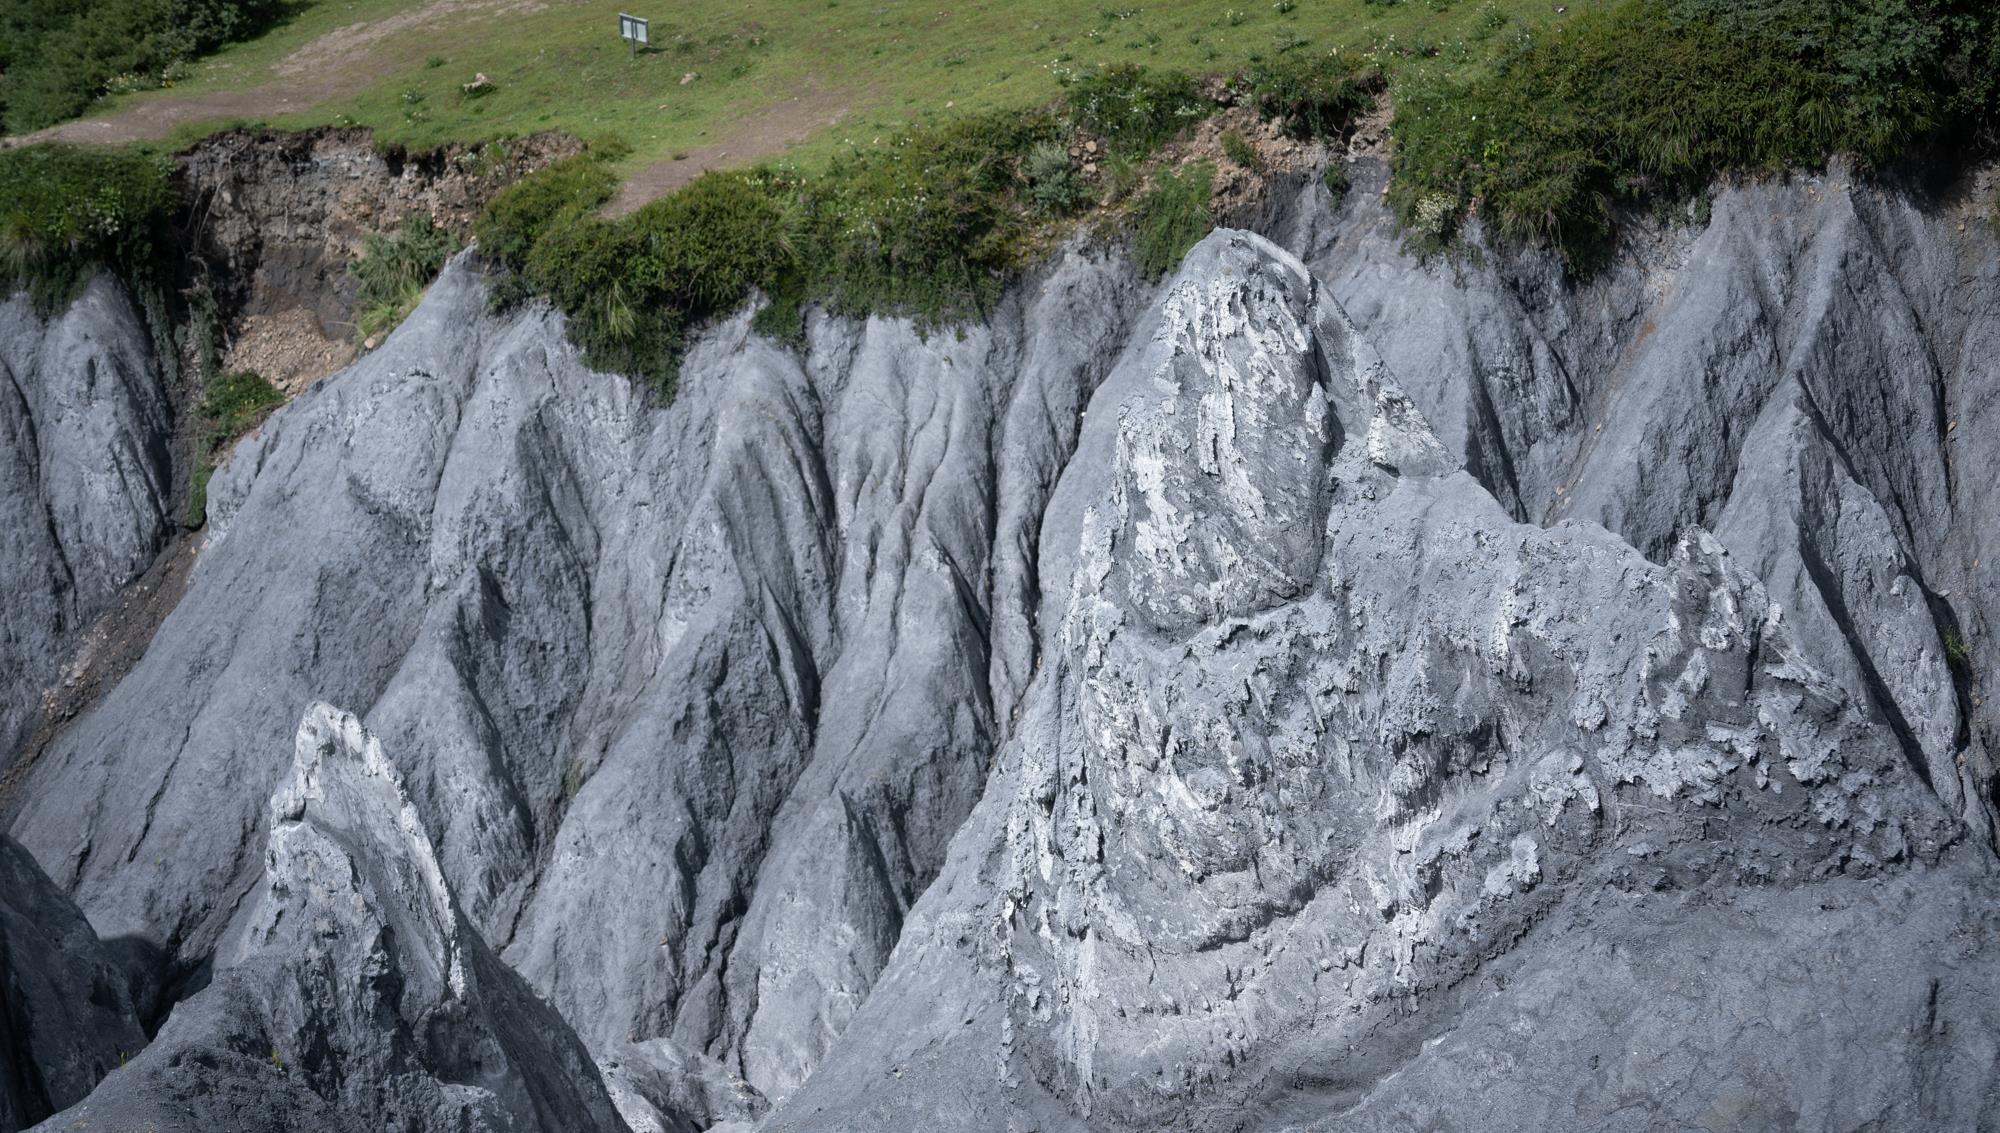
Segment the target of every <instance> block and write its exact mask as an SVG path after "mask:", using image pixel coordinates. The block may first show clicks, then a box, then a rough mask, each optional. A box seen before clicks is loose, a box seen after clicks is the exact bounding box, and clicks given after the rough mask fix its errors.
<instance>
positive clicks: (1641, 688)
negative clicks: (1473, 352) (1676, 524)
mask: <svg viewBox="0 0 2000 1133" xmlns="http://www.w3.org/2000/svg"><path fill="white" fill-rule="evenodd" d="M1137 343H1138V345H1137V346H1136V347H1135V349H1134V350H1132V351H1131V352H1129V353H1128V354H1127V355H1126V357H1125V359H1124V360H1123V361H1122V362H1121V364H1120V366H1119V368H1118V370H1117V371H1116V372H1114V374H1113V375H1112V377H1111V378H1110V379H1109V380H1108V381H1107V382H1106V384H1105V385H1104V387H1103V388H1102V389H1100V391H1099V392H1098V395H1097V398H1096V400H1095V401H1094V402H1093V408H1092V412H1091V414H1090V417H1089V423H1088V425H1087V426H1086V429H1085V432H1084V436H1083V438H1082V441H1081V443H1080V444H1079V447H1078V453H1077V457H1076V459H1075V460H1074V461H1072V463H1071V465H1070V469H1069V472H1068V473H1067V474H1066V475H1065V477H1064V479H1063V481H1062V483H1061V486H1060V487H1059V489H1058V490H1057V493H1056V495H1055V496H1054V498H1053V499H1052V500H1051V503H1050V507H1049V515H1050V522H1049V525H1048V527H1047V529H1046V532H1045V535H1044V542H1043V552H1042V558H1043V563H1044V574H1043V577H1044V579H1045V580H1047V581H1049V582H1050V585H1047V586H1046V587H1045V590H1044V594H1045V605H1044V610H1043V616H1042V624H1043V625H1044V626H1045V627H1046V633H1047V637H1046V638H1045V641H1046V643H1047V649H1048V651H1047V653H1046V654H1045V656H1044V660H1043V665H1042V670H1041V674H1040V676H1039V678H1038V679H1037V681H1036V683H1035V684H1034V686H1033V687H1032V688H1031V690H1030V691H1029V693H1028V696H1027V698H1026V700H1025V703H1024V709H1023V713H1022V719H1021V724H1020V727H1019V728H1018V729H1017V730H1016V731H1015V732H1014V733H1013V735H1012V737H1011V738H1010V740H1009V741H1008V742H1007V744H1006V745H1005V746H1004V747H1003V748H1002V750H1001V752H1000V754H999V756H998V760H997V764H996V771H995V774H994V776H993V779H992V782H991V785H990V786H989V789H988V792H987V794H986V796H985V797H984V799H983V800H982V802H981V803H980V805H979V808H978V809H977V810H976V811H975V813H974V815H973V817H972V819H971V820H970V821H969V822H968V823H967V825H966V827H965V828H964V829H963V830H962V831H961V833H960V836H959V840H958V841H957V843H956V844H955V845H954V849H953V853H952V855H951V858H950V864H949V865H948V866H947V869H946V871H945V873H944V874H943V875H942V876H941V877H940V879H939V880H938V882H937V883H936V884H935V885H934V886H933V887H932V889H931V890H930V892H929V893H928V894H927V895H926V896H925V898H924V900H923V901H922V902H921V903H920V904H919V906H918V907H917V909H916V910H915V911H914V912H913V913H912V915H911V917H910V919H909V921H908V922H907V924H906V927H905V930H904V935H903V939H902V941H901V943H900V945H899V947H898V950H897V952H896V953H895V955H894V957H893V958H892V960H891V962H890V964H889V967H888V968H887V970H886V971H885V972H884V974H883V976H882V978H881V980H880V982H879V983H878V985H877V988H876V990H875V993H874V995H873V996H872V997H871V999H870V1002H869V1004H868V1005H867V1007H866V1009H865V1010H864V1011H863V1012H862V1014H860V1015H859V1016H857V1018H856V1020H855V1021H854V1023H853V1024H852V1025H850V1027H849V1028H848V1030H847V1032H846V1033H845V1034H844V1035H843V1037H842V1040H841V1042H840V1044H839V1045H838V1046H837V1047H836V1048H835V1049H834V1051H833V1052H832V1053H831V1054H830V1056H829V1058H828V1060H827V1062H826V1063H825V1064H824V1065H823V1066H822V1067H821V1068H820V1070H819V1071H818V1072H817V1073H816V1074H815V1075H814V1077H813V1078H812V1079H811V1080H810V1081H809V1082H808V1083H807V1086H806V1088H805V1089H804V1090H803V1091H802V1092H800V1093H799V1094H798V1095H797V1096H796V1097H795V1098H793V1099H792V1101H791V1103H790V1104H789V1105H788V1106H786V1107H784V1108H781V1109H780V1110H778V1112H777V1113H776V1115H775V1116H774V1118H773V1119H772V1121H771V1122H770V1123H769V1124H768V1125H766V1126H765V1128H766V1129H769V1130H787V1131H788V1130H808V1129H843V1130H883V1131H887V1130H895V1129H908V1128H919V1127H938V1128H968V1129H1001V1128H1009V1129H1014V1128H1018V1129H1043V1130H1048V1129H1078V1130H1082V1129H1091V1130H1103V1129H1134V1130H1138V1129H1148V1130H1153V1129H1199V1130H1210V1129H1213V1130H1234V1129H1261V1128H1273V1129H1277V1128H1284V1129H1296V1128H1327V1129H1347V1128H1382V1129H1411V1128H1447V1129H1461V1128H1462V1129H1521V1130H1529V1129H1603V1128H1647V1129H1651V1128H1685V1127H1688V1125H1690V1124H1697V1123H1702V1122H1708V1123H1710V1124H1709V1127H1715V1128H1738V1129H1748V1128H1768V1127H1772V1125H1773V1124H1776V1125H1779V1126H1782V1125H1783V1124H1784V1123H1785V1122H1786V1121H1793V1122H1798V1123H1800V1125H1801V1127H1806V1128H1861V1127H1871V1125H1874V1127H1915V1126H1923V1127H1931V1126H1932V1125H1937V1126H1938V1127H1955V1128H1972V1127H1979V1125H1980V1123H1981V1122H1991V1121H1992V1120H1994V1119H1996V1117H2000V1114H1996V1113H1995V1111H1994V1110H1993V1109H1992V1104H1993V1103H1992V1102H1991V1098H1992V1097H1994V1096H1995V1090H1996V1087H2000V1061H1996V1059H1995V1057H1994V1054H1995V1052H1996V1050H2000V1018H1997V1017H1996V1016H1995V1013H1994V1012H1993V1011H1992V1010H1991V1008H1990V1007H1989V1006H1988V1005H1987V1002H1988V999H1989V997H1990V992H1991V990H1992V988H1993V987H1994V984H1995V981H1996V979H2000V952H1996V948H2000V937H1996V936H1995V934H1994V929H1995V927H1996V923H2000V922H1996V919H1995V917H1996V914H1995V911H1994V910H1995V907H1996V906H1995V904H1994V901H1995V898H1996V896H2000V886H1996V879H1995V877H1994V875H1993V871H1992V862H1991V856H1990V852H1989V851H1988V849H1987V848H1986V846H1985V845H1984V844H1983V841H1975V840H1972V839H1970V838H1967V837H1966V836H1965V834H1964V828H1963V826H1962V825H1961V823H1960V822H1959V821H1958V819H1957V818H1956V816H1955V815H1954V814H1952V813H1950V812H1949V811H1948V810H1947V809H1946V808H1945V807H1943V806H1940V804H1939V800H1938V799H1937V798H1936V797H1935V796H1934V795H1933V794H1932V793H1931V792H1930V791H1929V790H1928V789H1927V788H1926V787H1925V786H1924V785H1923V783H1922V781H1921V779H1920V777H1919V776H1918V775H1917V774H1916V770H1915V769H1914V768H1912V767H1911V765H1910V764H1909V763H1908V761H1907V759H1906V753H1905V751H1904V749H1903V748H1902V746H1901V744H1900V743H1899V742H1898V740H1897V737H1896V736H1895V735H1894V734H1893V733H1892V731H1891V730H1890V729H1889V728H1888V727H1887V726H1886V725H1885V723H1884V722H1883V721H1882V720H1881V719H1880V718H1879V717H1878V716H1876V715H1875V713H1874V712H1873V711H1872V709H1871V708H1870V705H1869V702H1868V700H1867V699H1866V698H1865V697H1864V696H1850V695H1849V694H1847V693H1846V692H1844V691H1843V690H1842V689H1841V688H1840V687H1839V686H1838V685H1837V684H1836V683H1834V682H1833V681H1832V680H1830V679H1828V678H1827V677H1826V676H1825V675H1823V674H1821V673H1819V672H1818V671H1816V670H1815V669H1814V668H1813V667H1812V666H1811V665H1810V664H1809V663H1808V662H1807V660H1806V659H1805V657H1804V655H1803V654H1802V652H1801V651H1800V650H1799V649H1797V648H1796V647H1795V646H1794V644H1793V643H1792V641H1791V639H1790V631H1789V628H1788V624H1787V621H1786V619H1785V617H1784V615H1783V612H1782V610H1781V609H1779V608H1778V607H1776V606H1774V605H1773V604H1772V603H1771V602H1770V600H1769V599H1768V598H1767V596H1766V594H1765V592H1764V591H1763V589H1762V587H1761V586H1760V585H1759V584H1758V583H1757V582H1756V580H1755V579H1754V578H1752V577H1750V576H1749V575H1747V574H1745V573H1743V572H1741V571H1740V570H1738V569H1737V568H1736V567H1735V566H1734V565H1733V561H1732V560H1733V555H1732V554H1731V553H1730V552H1729V551H1728V550H1727V549H1726V548H1725V547H1724V546H1723V545H1722V544H1721V543H1720V542H1719V541H1718V540H1716V539H1715V538H1714V537H1713V536H1710V535H1708V534H1707V533H1705V532H1703V531H1701V530H1700V529H1699V528H1687V529H1684V531H1683V534H1682V537H1681V539H1680V540H1679V542H1678V543H1677V544H1676V545H1675V546H1674V548H1672V549H1671V551H1670V552H1669V554H1668V556H1667V558H1668V561H1667V562H1666V563H1664V564H1659V563H1654V562H1650V561H1648V560H1647V559H1646V558H1644V557H1643V556H1641V555H1640V554H1639V553H1638V552H1637V551H1636V550H1634V549H1633V548H1632V547H1631V546H1630V545H1628V544H1626V543H1624V542H1622V541H1621V540H1619V539H1617V538H1616V537H1615V536H1612V535H1611V534H1609V533H1608V532H1606V531H1605V530H1604V529H1603V528H1601V527H1598V526H1597V525H1595V524H1589V523H1579V522H1576V521H1573V520H1563V521H1559V522H1558V523H1556V524H1555V525H1553V526H1552V527H1550V528H1548V529H1542V528H1537V527H1533V526H1527V525H1522V524H1519V523H1516V522H1514V521H1513V520H1512V519H1510V518H1509V517H1508V516H1507V515H1506V513H1505V512H1504V511H1502V509H1501V508H1500V507H1499V506H1498V505H1497V504H1496V503H1495V501H1494V499H1493V497H1492V495H1491V494H1489V493H1488V492H1487V491H1486V490H1485V489H1484V488H1483V487H1481V486H1480V485H1479V484H1478V482H1477V481H1475V480H1474V479H1473V478H1472V477H1471V476H1469V475H1467V474H1466V473H1464V472H1463V471H1460V470H1459V469H1458V467H1457V461H1456V459H1455V458H1454V457H1453V456H1452V455H1451V454H1450V452H1449V450H1448V449H1447V448H1446V447H1445V446H1444V445H1442V444H1440V443H1439V442H1438V441H1437V440H1436V438H1435V437H1434V435H1433V434H1432V433H1431V431H1430V428H1429V426H1428V425H1427V424H1426V423H1425V421H1424V419H1423V416H1422V415H1421V414H1420V413H1418V412H1417V411H1416V410H1415V408H1414V406H1413V404H1412V403H1411V401H1410V400H1409V398H1408V397H1407V396H1406V395H1405V394H1404V393H1403V391H1402V389H1401V388H1400V387H1399V386H1398V385H1397V384H1396V382H1395V380H1394V378H1393V377H1392V376H1391V375H1390V374H1389V373H1388V372H1387V370H1386V369H1385V368H1384V366H1383V365H1382V362H1381V359H1380V357H1379V356H1378V355H1377V354H1376V353H1375V351H1374V350H1373V348H1372V347H1371V346H1370V345H1369V344H1368V342H1367V341H1366V340H1365V339H1364V338H1363V337H1362V336H1361V335H1360V334H1359V332H1358V330H1357V328H1356V327H1355V326H1354V324H1353V323H1351V322H1350V321H1349V320H1348V318H1347V316H1346V315H1345V314H1344V313H1343V312H1342V311H1341V310H1340V308H1339V307H1338V305H1337V304H1335V303H1334V301H1333V299H1332V297H1331V294H1330V292H1329V291H1328V290H1327V289H1324V288H1322V287H1320V286H1319V285H1318V284H1317V283H1315V282H1314V281H1313V280H1312V279H1311V277H1309V276H1308V275H1307V274H1306V273H1305V271H1304V269H1303V267H1302V266H1301V265H1300V264H1299V263H1298V262H1297V261H1296V260H1293V259H1292V258H1291V257H1290V256H1289V255H1287V254H1285V253H1284V252H1282V251H1281V250H1279V249H1277V248H1276V247H1275V246H1272V245H1270V244H1268V243H1266V242H1264V241H1262V240H1259V239H1257V238H1255V237H1251V236H1246V235H1231V234H1217V235H1215V236H1212V237H1210V239H1209V240H1208V241H1206V242H1205V243H1204V244H1203V245H1202V246H1201V247H1200V248H1198V249H1197V250H1196V251H1195V252H1194V253H1193V254H1192V255H1191V256H1190V259H1189V262H1188V263H1187V264H1186V265H1185V266H1184V268H1183V271H1182V275H1181V277H1180V278H1179V280H1178V281H1177V282H1176V283H1175V284H1174V285H1173V288H1172V290H1171V291H1170V293H1169V295H1168V297H1167V299H1166V300H1165V303H1164V304H1163V306H1162V308H1161V312H1160V314H1159V315H1158V316H1157V317H1156V318H1155V319H1153V320H1151V321H1150V322H1149V323H1148V325H1147V326H1146V328H1144V329H1142V333H1141V335H1140V336H1139V338H1138V339H1137ZM1878 922H1880V923H1879V924H1878ZM1892 923H1893V925H1894V926H1895V927H1894V928H1893V929H1891V928H1890V927H1889V926H1890V925H1891V924H1892ZM1868 925H1877V929H1879V931H1877V930H1875V929H1869V928H1867V927H1864V926H1868ZM1704 981H1707V982H1706V983H1705V984H1704ZM1655 983H1657V986H1655ZM1834 1004H1838V1005H1839V1007H1838V1009H1837V1010H1836V1009H1833V1008H1832V1006H1831V1005H1834ZM1931 1005H1934V1006H1931ZM1932 1028H1937V1030H1935V1031H1934V1030H1933V1029H1932ZM1947 1031H1948V1033H1949V1038H1948V1039H1946V1038H1942V1037H1939V1036H1941V1035H1942V1034H1944V1033H1945V1032H1947ZM1773 1036H1778V1037H1775V1038H1774V1037H1773ZM1557 1091H1567V1092H1565V1093H1557ZM1718 1120H1719V1121H1720V1124H1719V1125H1718V1124H1714V1122H1716V1121H1718ZM1684 1123H1685V1124H1684ZM1875 1123H1886V1125H1876V1124H1875ZM1940 1123H1941V1124H1940Z"/></svg>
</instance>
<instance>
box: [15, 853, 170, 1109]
mask: <svg viewBox="0 0 2000 1133" xmlns="http://www.w3.org/2000/svg"><path fill="white" fill-rule="evenodd" d="M145 1045H146V1034H145V1031H143V1030H142V1029H141V1028H140V1026H139V1016H138V1012H137V1009H136V1008H135V1007H134V1005H133V997H132V989H131V986H130V984H129V977H128V975H127V973H126V971H125V969H124V967H123V965H122V964H121V963H120V962H119V959H118V957H117V956H116V955H115V953H114V950H112V949H108V948H106V947H105V946H104V945H103V944H102V943H100V942H99V941H98V939H97V934H96V933H94V932H92V931H91V929H90V924H89V923H88V922H86V921H85V920H84V919H83V914H82V913H80V912H78V911H77V909H76V906H74V905H72V904H70V902H69V898H68V897H66V896H64V895H63V893H62V891H61V890H59V889H57V888H56V887H55V886H54V885H53V884H52V883H51V882H50V881H49V879H48V875H47V874H44V873H43V872H42V868H41V867H40V866H39V865H36V864H35V859H33V858H31V857H29V856H28V852H27V851H26V850H23V849H22V848H21V847H20V846H19V845H18V844H16V843H15V842H14V841H13V840H12V839H10V838H7V837H5V836H4V835H0V1133H14V1131H15V1130H17V1129H23V1128H26V1127H27V1126H29V1125H32V1124H34V1123H35V1122H37V1121H39V1120H41V1119H42V1118H44V1117H47V1116H49V1115H50V1114H52V1113H54V1112H56V1111H57V1110H60V1109H64V1108H66V1107H68V1106H71V1105H74V1104H75V1103H77V1102H79V1101H82V1100H83V1098H84V1096H85V1095H87V1094H89V1093H90V1091H91V1090H92V1089H93V1088H95V1087H96V1085H97V1083H98V1082H99V1081H100V1080H102V1079H103V1078H104V1076H105V1075H106V1074H108V1073H110V1072H111V1071H113V1070H115V1069H117V1068H118V1066H119V1065H120V1064H121V1063H123V1062H124V1060H125V1059H126V1058H127V1057H128V1056H130V1055H133V1054H137V1053H138V1052H139V1050H140V1049H141V1048H143V1047H144V1046H145Z"/></svg>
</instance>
